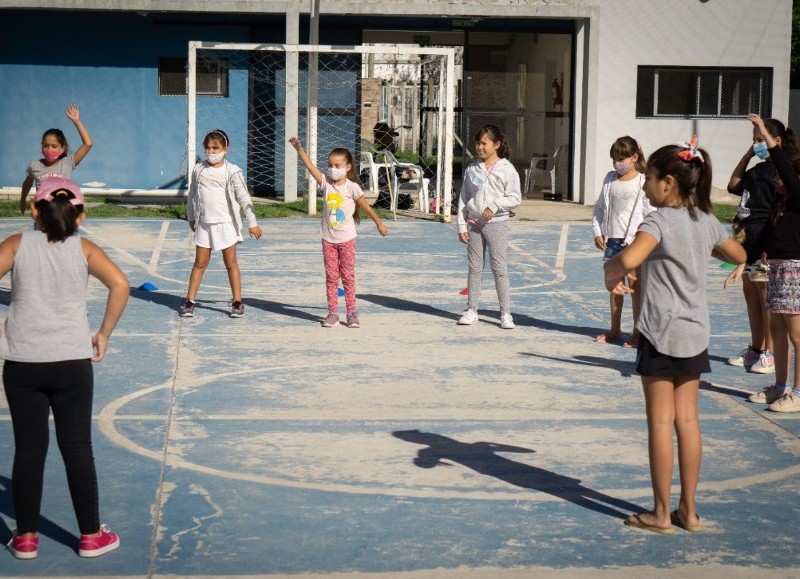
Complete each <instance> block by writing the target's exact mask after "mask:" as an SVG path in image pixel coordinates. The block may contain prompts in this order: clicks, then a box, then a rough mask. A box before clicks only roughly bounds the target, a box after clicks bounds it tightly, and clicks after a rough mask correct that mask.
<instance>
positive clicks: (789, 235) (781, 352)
mask: <svg viewBox="0 0 800 579" xmlns="http://www.w3.org/2000/svg"><path fill="white" fill-rule="evenodd" d="M747 118H748V120H749V121H750V122H751V123H753V126H754V127H755V132H756V133H758V134H759V135H760V136H761V137H762V138H763V139H764V141H765V142H766V144H767V147H768V149H769V156H770V157H771V158H772V162H773V163H774V164H775V169H776V170H777V172H778V179H779V180H778V181H777V185H776V191H777V193H778V198H777V203H776V206H775V210H774V211H773V218H772V220H771V226H770V227H769V228H768V229H767V236H766V246H765V251H766V254H767V259H768V261H769V281H768V283H767V309H768V310H769V311H770V330H771V333H772V340H773V342H774V347H775V385H774V386H770V387H768V388H765V389H764V391H763V392H759V393H758V394H755V395H754V396H751V400H752V401H754V402H764V403H766V404H769V409H770V410H773V411H775V412H800V358H798V349H800V178H798V173H799V172H800V147H798V144H797V140H796V139H795V136H794V133H793V132H792V130H791V129H786V132H785V134H784V135H782V136H781V141H780V142H778V141H777V139H776V138H775V137H773V136H772V134H770V132H769V130H768V128H767V127H766V126H765V123H764V120H763V119H762V118H761V117H759V116H758V115H755V114H751V115H748V117H747ZM790 345H791V349H792V353H793V354H794V381H793V383H792V385H790V384H789V362H790V360H791V354H790V351H789V346H790Z"/></svg>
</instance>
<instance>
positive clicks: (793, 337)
mask: <svg viewBox="0 0 800 579" xmlns="http://www.w3.org/2000/svg"><path fill="white" fill-rule="evenodd" d="M785 320H786V325H787V327H788V329H789V342H790V344H791V350H790V351H789V352H788V353H787V357H788V358H789V359H791V356H792V354H794V381H793V382H792V384H793V385H794V388H800V359H798V356H797V352H798V347H800V314H785ZM786 383H787V384H788V383H789V382H788V376H787V382H786Z"/></svg>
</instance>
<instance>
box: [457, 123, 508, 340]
mask: <svg viewBox="0 0 800 579" xmlns="http://www.w3.org/2000/svg"><path fill="white" fill-rule="evenodd" d="M475 149H476V151H477V153H478V157H480V159H479V160H475V161H473V162H472V163H470V165H469V166H468V167H467V170H466V171H465V173H464V182H463V184H462V186H461V194H460V195H459V198H458V240H459V241H460V242H461V243H465V244H467V257H468V259H469V276H468V278H467V291H468V292H469V294H468V295H469V297H468V302H467V310H466V311H465V312H464V313H463V315H462V316H461V318H460V319H459V320H458V323H459V324H460V325H462V326H465V325H471V324H474V323H476V322H477V321H478V302H479V300H480V297H481V277H482V276H483V262H484V257H485V254H486V250H487V249H488V250H489V260H490V264H491V267H492V274H494V282H495V286H496V288H497V298H498V301H499V302H500V327H501V328H503V329H504V330H511V329H513V328H514V318H513V317H512V316H511V299H510V296H509V284H508V265H507V262H506V254H507V252H508V218H509V216H510V215H511V212H512V211H513V210H514V209H516V208H517V207H519V204H520V202H521V201H522V191H521V189H520V185H519V173H517V170H516V169H515V168H514V165H512V164H511V161H509V160H508V158H509V157H510V156H511V147H509V145H508V141H507V140H506V137H505V135H503V133H501V132H500V129H499V128H497V127H496V126H494V125H484V126H483V127H481V128H480V129H478V132H477V133H476V135H475Z"/></svg>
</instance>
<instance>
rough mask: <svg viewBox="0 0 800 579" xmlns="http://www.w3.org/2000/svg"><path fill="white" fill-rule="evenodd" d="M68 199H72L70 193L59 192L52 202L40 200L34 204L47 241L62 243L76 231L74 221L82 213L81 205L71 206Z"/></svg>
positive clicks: (76, 226)
mask: <svg viewBox="0 0 800 579" xmlns="http://www.w3.org/2000/svg"><path fill="white" fill-rule="evenodd" d="M64 193H66V192H64ZM70 199H74V196H73V195H72V194H71V193H70V194H63V193H61V192H59V194H57V195H55V196H54V197H53V200H52V201H47V200H45V199H42V200H40V201H37V202H36V203H34V205H35V207H36V211H38V213H39V223H40V225H41V228H42V231H44V232H45V234H47V241H50V242H53V241H64V240H65V239H67V238H69V237H72V236H73V235H75V233H76V232H77V231H78V224H77V222H76V221H77V219H78V216H79V215H80V214H81V213H83V205H73V204H72V202H71V201H70Z"/></svg>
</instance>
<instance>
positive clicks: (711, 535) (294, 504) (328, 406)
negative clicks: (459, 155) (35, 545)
mask: <svg viewBox="0 0 800 579" xmlns="http://www.w3.org/2000/svg"><path fill="white" fill-rule="evenodd" d="M29 224H30V222H29V221H27V220H16V219H12V220H2V221H0V235H2V237H5V236H6V235H8V234H10V233H12V232H15V231H19V230H21V229H23V228H26V227H29V226H30V225H29ZM262 226H263V228H264V237H263V238H262V240H261V241H259V242H255V241H252V240H248V241H246V242H245V243H244V244H243V245H241V246H240V249H239V263H240V266H241V268H242V272H243V284H244V289H245V296H246V299H245V304H246V308H247V310H246V315H245V317H244V318H243V319H239V320H234V319H229V318H228V317H227V315H226V309H227V308H226V306H227V300H228V299H229V289H228V286H227V279H226V276H225V272H224V268H223V266H222V260H221V256H220V255H219V254H215V255H214V256H213V259H212V263H211V266H210V268H209V271H208V272H207V274H206V278H205V280H204V283H203V285H202V287H201V291H200V294H199V299H200V306H199V307H198V310H197V315H196V317H195V318H193V319H180V318H179V317H178V316H177V314H176V312H175V310H176V308H177V306H178V304H179V301H180V299H181V296H182V295H183V294H184V292H185V289H186V283H187V279H188V274H189V270H190V267H191V263H192V258H193V249H192V246H191V241H190V237H189V234H188V227H187V225H186V223H184V222H180V221H159V220H149V221H148V220H138V221H137V220H130V221H122V220H92V219H91V217H90V218H89V219H88V220H87V222H86V224H85V227H84V234H85V235H87V236H89V237H91V238H92V239H94V240H95V241H96V242H98V243H99V244H100V245H101V246H103V247H104V248H106V250H107V251H108V253H109V254H110V255H111V256H112V258H113V259H114V260H115V261H116V262H117V263H119V264H120V265H121V267H123V268H124V270H125V271H126V273H127V274H128V276H129V278H130V282H131V286H132V287H133V288H136V287H138V286H139V285H140V284H142V283H144V282H150V283H153V284H155V285H156V286H158V291H156V292H144V291H133V292H132V295H131V300H130V303H129V306H128V309H127V310H126V313H125V315H124V317H123V319H122V320H121V322H120V326H119V328H118V330H117V332H116V333H115V335H114V336H113V338H112V342H111V349H110V352H109V355H108V358H107V359H106V361H104V362H103V363H101V364H99V365H97V366H96V367H95V368H96V383H97V385H96V394H95V405H96V431H95V441H94V444H95V449H96V458H97V466H98V473H99V478H100V491H101V516H102V520H103V521H104V522H107V523H108V524H110V525H111V526H112V528H113V529H114V530H116V531H117V532H118V533H119V534H120V536H121V541H122V545H121V547H120V549H119V550H117V551H115V552H113V553H111V554H109V555H106V556H104V557H101V558H99V559H97V560H81V559H79V558H78V557H77V555H76V553H75V551H74V550H75V545H76V543H77V536H76V533H77V529H76V524H75V520H74V515H73V513H72V509H71V505H70V503H69V499H68V495H67V491H66V485H65V482H64V474H63V466H62V463H61V459H60V456H59V455H58V452H57V449H56V448H55V443H53V444H52V446H51V449H50V459H49V461H48V469H47V473H46V481H45V496H44V502H43V506H42V523H41V528H40V531H41V534H42V539H41V543H40V549H39V557H38V558H37V559H35V560H33V561H17V560H15V559H13V558H12V557H11V555H10V554H8V553H0V576H5V577H8V576H18V577H101V576H103V577H105V576H119V577H232V576H251V577H256V576H258V577H261V576H270V577H283V576H296V575H299V576H302V577H316V576H322V575H324V576H326V577H387V578H389V577H391V578H394V577H403V578H430V577H443V578H455V577H467V578H473V577H475V578H477V577H480V578H484V577H492V578H493V577H498V578H501V579H502V578H518V577H538V576H554V577H619V576H624V577H667V576H668V577H695V576H701V577H800V549H798V548H797V547H796V545H794V544H793V543H792V542H793V540H794V539H795V537H796V534H797V532H798V529H800V527H799V526H798V520H800V498H798V493H797V488H798V486H799V485H800V460H799V459H800V414H784V415H780V414H775V413H770V412H765V411H764V408H763V407H761V406H756V405H752V404H749V403H748V402H747V401H746V400H745V396H746V392H748V391H754V390H757V389H760V388H761V387H763V386H765V385H768V384H769V383H770V377H768V376H758V375H753V374H747V373H745V372H744V371H743V370H742V369H740V368H733V367H729V366H726V365H725V364H724V360H725V358H726V357H727V356H728V355H730V354H731V353H733V352H735V351H738V349H739V348H741V347H742V346H743V345H745V344H746V343H747V341H748V340H747V337H748V334H747V332H746V321H745V318H744V317H743V308H742V297H741V290H740V289H739V288H735V289H733V290H731V289H729V290H727V291H723V290H722V288H721V285H722V280H723V279H724V277H725V275H726V272H727V270H724V269H721V268H719V266H718V263H717V262H714V261H711V262H710V266H709V270H708V277H709V299H710V302H711V306H712V315H713V319H712V326H713V337H712V342H711V348H710V352H711V356H712V367H713V373H712V374H710V375H707V376H706V378H707V380H708V381H707V382H706V383H705V384H704V387H703V390H702V391H701V393H700V403H701V409H702V425H703V430H704V445H705V446H704V450H705V458H704V467H703V472H702V477H701V484H700V488H699V497H698V499H699V512H700V514H701V516H702V517H703V521H704V523H705V525H706V527H707V530H706V532H703V533H698V534H690V533H687V532H683V531H680V530H678V531H677V532H676V534H675V535H672V536H662V535H656V534H652V533H647V532H643V531H639V530H635V529H631V528H628V527H626V526H624V525H623V524H622V519H623V517H624V516H626V515H627V514H629V513H630V512H635V511H637V510H639V509H642V510H643V509H645V508H649V507H650V506H651V501H652V498H651V490H650V483H649V473H648V467H647V449H646V430H645V420H644V412H643V399H642V394H641V389H640V382H639V379H638V377H637V376H636V375H635V374H634V373H633V371H632V363H633V359H634V352H633V351H631V350H628V349H625V348H622V347H621V345H619V344H616V345H612V344H607V345H600V344H595V343H593V342H592V337H593V336H594V335H595V334H597V333H599V332H600V331H601V330H603V329H604V328H605V327H606V324H607V318H608V294H607V293H606V292H605V290H604V289H603V288H602V281H601V280H602V278H601V273H600V272H601V269H600V263H601V260H600V257H601V256H600V253H599V251H597V250H596V249H594V247H593V244H592V238H591V237H592V236H591V230H590V227H589V224H588V223H586V222H581V223H577V222H553V221H537V222H526V221H516V220H515V221H512V222H511V224H510V231H511V243H510V258H509V259H510V272H511V285H512V288H513V299H514V303H515V306H514V312H515V319H516V322H517V329H516V330H514V331H503V330H500V329H499V327H498V323H497V317H498V312H497V301H496V294H495V292H494V287H493V283H492V279H491V275H490V274H489V273H488V272H487V274H486V275H485V277H484V286H483V288H484V299H483V305H484V306H485V308H486V309H485V310H482V312H481V314H482V321H481V323H480V324H478V325H476V326H472V327H457V326H456V324H455V321H456V319H457V317H458V313H459V312H460V311H461V310H462V309H463V307H464V304H465V298H464V297H463V296H461V295H459V291H460V290H461V289H462V288H463V287H464V286H465V279H466V257H465V249H464V247H463V246H462V245H460V244H459V243H458V242H457V240H456V233H455V231H456V230H455V226H454V225H453V224H451V225H443V224H438V223H434V222H427V221H416V220H399V221H396V222H389V223H388V226H389V228H390V234H389V236H388V237H387V238H385V239H382V238H380V237H379V236H378V235H377V233H376V232H375V229H374V227H373V226H372V224H371V222H369V221H368V220H367V222H365V223H362V225H361V227H360V238H359V242H358V247H359V249H358V268H357V276H358V295H359V310H360V312H361V319H362V327H361V329H358V330H352V329H347V328H346V327H344V326H341V327H337V328H332V329H324V328H321V327H320V326H319V323H318V320H319V318H320V316H321V315H322V314H323V313H324V312H325V300H324V280H323V269H322V265H321V255H320V249H319V239H318V225H317V222H316V221H314V220H271V221H266V222H262ZM8 289H9V278H8V277H6V278H5V279H3V280H2V281H0V296H1V297H2V298H3V299H2V301H0V304H2V305H0V308H1V309H2V310H3V311H5V310H6V308H7V304H8ZM101 289H102V288H101V287H100V286H99V285H98V284H97V283H96V282H93V283H92V285H91V286H90V294H91V308H90V310H91V312H90V315H91V317H92V320H93V322H94V327H96V324H97V323H98V318H99V317H100V315H101V312H102V307H103V300H104V295H105V294H104V292H103V291H101ZM342 301H343V299H342ZM343 305H344V304H341V305H340V307H341V308H342V309H343ZM624 316H625V317H624V328H625V329H629V327H630V310H629V304H628V303H627V302H626V309H625V311H624ZM12 449H13V447H12V433H11V425H10V420H9V417H8V409H7V407H6V406H5V399H4V398H3V399H2V400H0V540H2V541H4V542H5V541H7V540H8V538H9V537H10V533H11V529H12V528H13V525H14V521H13V507H12V503H11V496H10V491H9V484H10V480H9V479H10V476H11V462H12ZM676 480H677V479H676ZM675 493H676V494H675V499H674V500H675V501H677V487H676V489H675Z"/></svg>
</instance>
